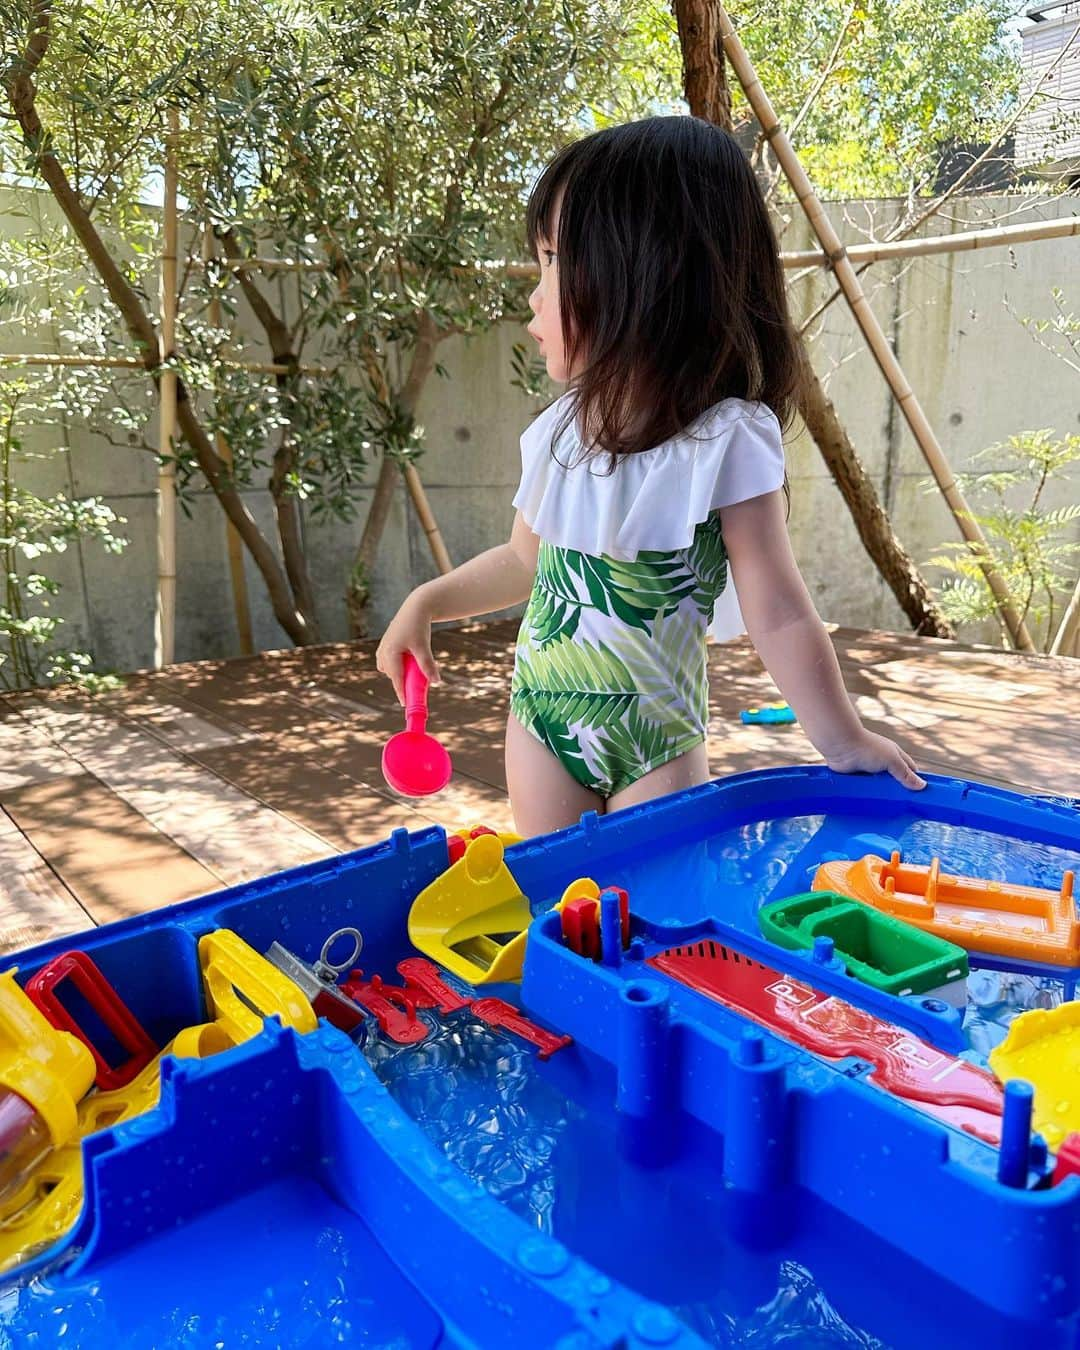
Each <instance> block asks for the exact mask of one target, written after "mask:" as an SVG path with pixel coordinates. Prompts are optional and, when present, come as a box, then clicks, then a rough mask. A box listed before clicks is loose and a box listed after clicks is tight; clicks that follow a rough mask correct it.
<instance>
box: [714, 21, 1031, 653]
mask: <svg viewBox="0 0 1080 1350" xmlns="http://www.w3.org/2000/svg"><path fill="white" fill-rule="evenodd" d="M716 13H717V19H718V22H719V29H720V36H721V40H722V42H723V44H724V51H725V52H726V54H727V58H728V60H729V61H730V62H731V66H732V69H733V70H734V71H735V74H736V76H737V77H738V80H739V83H740V84H741V85H742V87H743V91H744V93H745V94H746V98H747V101H748V102H749V104H750V107H751V108H752V109H753V111H754V115H755V116H756V117H757V119H758V122H759V123H760V124H761V131H762V135H763V136H764V137H765V139H766V140H767V141H768V142H769V144H770V146H771V147H772V151H773V154H774V155H775V156H776V159H777V162H778V163H779V165H780V167H781V169H782V170H783V172H784V175H785V177H786V178H787V180H788V182H789V183H790V185H791V189H792V191H793V192H794V194H795V196H796V198H797V199H798V202H799V204H800V205H801V206H802V208H803V210H804V211H805V212H806V216H807V219H808V220H809V222H810V225H811V227H812V229H813V231H814V233H815V234H816V235H817V237H818V240H819V242H820V243H821V247H822V248H823V249H824V251H825V255H826V257H827V258H828V260H829V263H830V264H831V266H832V270H833V273H834V275H835V276H836V280H837V282H838V283H839V285H840V288H841V290H842V291H843V293H844V298H845V299H846V300H847V302H848V305H849V306H850V308H851V312H852V314H853V315H854V317H855V321H856V323H857V324H858V325H859V328H860V330H861V332H862V335H863V337H864V338H865V339H866V342H867V345H868V346H869V348H870V351H871V354H872V355H873V357H874V360H875V361H876V362H877V364H878V368H879V369H880V370H881V373H882V374H883V375H884V376H885V379H886V381H887V383H888V385H889V388H890V389H891V390H892V393H893V397H894V398H895V399H896V401H897V403H898V405H899V407H900V411H901V412H902V413H903V414H904V419H905V421H906V422H907V424H908V426H909V427H910V428H911V432H912V435H913V436H914V437H915V441H916V444H917V445H918V447H919V449H920V450H921V451H922V454H923V458H924V459H925V460H926V462H927V464H928V465H929V467H930V471H931V473H932V474H933V475H934V478H935V479H936V481H937V485H938V487H939V488H940V489H941V493H942V495H943V496H944V498H945V500H946V502H947V503H948V505H949V509H950V510H951V511H952V514H953V519H954V520H955V521H956V524H957V526H958V528H959V530H960V533H961V534H962V535H963V536H964V538H965V539H966V540H967V542H968V544H969V545H970V546H971V549H972V552H973V553H974V554H975V556H976V558H977V559H978V562H979V566H980V567H981V568H982V570H983V573H984V575H985V577H986V580H987V584H988V585H989V587H990V589H991V591H993V594H994V599H995V601H996V603H997V607H998V612H999V613H1000V615H1001V618H1002V620H1003V621H1004V623H1005V625H1006V627H1007V628H1008V630H1009V633H1010V635H1011V637H1012V640H1013V644H1014V646H1016V647H1018V648H1019V649H1020V650H1021V651H1025V652H1033V651H1034V650H1035V644H1034V643H1033V642H1032V640H1031V635H1030V634H1029V633H1028V631H1027V628H1026V626H1025V624H1024V621H1023V619H1022V618H1021V616H1020V615H1019V614H1017V612H1016V610H1015V609H1014V608H1013V605H1012V603H1011V602H1010V600H1009V593H1008V590H1007V588H1006V586H1005V583H1004V582H1003V581H1002V579H1001V577H1000V576H999V575H998V573H997V571H996V570H995V569H994V568H993V566H991V564H990V563H989V561H988V560H987V559H988V553H989V550H988V546H987V543H986V538H985V536H984V535H983V532H982V530H981V529H980V528H979V526H978V524H977V523H976V521H975V520H974V518H973V517H972V514H971V509H970V507H969V506H968V504H967V502H966V501H965V500H964V497H963V494H962V493H961V491H960V489H959V487H958V486H957V483H956V479H955V477H954V475H953V472H952V470H951V469H950V468H949V464H948V461H947V460H946V458H945V455H944V452H943V451H942V449H941V446H940V444H939V443H938V439H937V437H936V436H935V434H934V430H933V428H932V427H931V425H930V423H929V421H928V420H927V417H926V414H925V413H924V412H923V409H922V405H921V404H920V403H919V400H918V398H917V397H916V395H915V391H914V390H913V389H912V388H911V385H910V384H908V381H907V377H906V376H905V374H904V371H903V368H902V367H901V365H900V362H899V361H898V360H897V359H896V356H895V354H894V353H893V350H892V348H891V347H890V346H889V343H888V340H887V339H886V337H885V334H884V332H883V331H882V328H881V325H880V324H879V323H878V320H877V316H876V315H875V314H874V312H873V310H872V309H871V308H870V305H869V302H868V301H867V299H866V295H865V294H864V292H863V289H862V285H861V284H860V282H859V278H858V276H857V274H856V272H855V268H854V267H853V266H852V264H851V260H850V258H849V257H848V255H847V251H846V250H845V248H844V246H843V245H842V244H841V242H840V238H839V236H838V235H837V233H836V231H835V229H834V228H833V225H832V222H831V221H830V220H829V218H828V216H827V215H826V214H825V212H824V210H823V209H822V206H821V203H820V202H819V201H818V199H817V195H816V194H815V192H814V188H813V185H812V184H811V182H810V179H809V178H808V177H807V174H806V170H805V169H804V168H803V166H802V164H801V162H800V161H799V157H798V155H796V153H795V150H794V148H793V147H792V144H791V142H790V141H789V140H788V138H787V135H786V133H785V132H784V129H783V127H782V126H781V124H780V121H779V119H778V118H777V116H776V112H775V110H774V108H773V106H772V103H771V102H770V100H769V96H768V94H766V92H765V90H764V88H763V87H762V84H761V81H760V80H759V79H758V77H757V72H756V71H755V69H754V65H753V62H752V61H751V60H750V57H749V55H748V54H747V51H746V48H745V47H744V46H743V45H742V42H741V41H740V40H739V37H738V34H737V33H736V32H735V26H734V24H733V23H732V22H731V17H730V15H729V14H728V12H727V10H726V9H725V8H724V6H723V5H722V4H720V3H719V0H716Z"/></svg>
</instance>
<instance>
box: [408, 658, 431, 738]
mask: <svg viewBox="0 0 1080 1350" xmlns="http://www.w3.org/2000/svg"><path fill="white" fill-rule="evenodd" d="M427 692H428V680H427V676H426V675H425V674H424V672H423V671H422V670H421V669H420V667H419V665H418V664H417V661H416V657H415V656H413V654H412V652H406V653H405V728H406V730H407V731H423V730H424V728H425V727H426V726H427V720H428V705H427Z"/></svg>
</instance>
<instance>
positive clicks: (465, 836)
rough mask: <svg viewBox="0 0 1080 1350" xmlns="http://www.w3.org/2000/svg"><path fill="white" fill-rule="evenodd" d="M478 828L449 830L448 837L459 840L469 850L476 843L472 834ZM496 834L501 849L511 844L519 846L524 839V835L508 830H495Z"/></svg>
mask: <svg viewBox="0 0 1080 1350" xmlns="http://www.w3.org/2000/svg"><path fill="white" fill-rule="evenodd" d="M479 828H480V826H479V825H470V826H469V827H468V828H467V829H464V830H451V831H450V832H449V836H448V837H449V838H451V839H460V840H461V842H462V843H463V844H464V845H465V847H466V848H471V847H472V845H473V844H475V843H476V839H474V838H473V837H472V832H473V830H475V829H479ZM496 834H497V835H498V838H499V843H500V844H502V846H503V848H509V847H510V845H511V844H520V843H521V841H522V839H523V838H524V835H520V834H513V833H511V831H509V830H496ZM483 837H484V836H483V835H477V839H482V838H483Z"/></svg>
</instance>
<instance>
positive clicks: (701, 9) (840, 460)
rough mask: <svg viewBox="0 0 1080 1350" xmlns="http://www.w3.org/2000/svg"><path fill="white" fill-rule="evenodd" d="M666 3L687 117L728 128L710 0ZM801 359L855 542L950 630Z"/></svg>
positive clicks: (912, 617)
mask: <svg viewBox="0 0 1080 1350" xmlns="http://www.w3.org/2000/svg"><path fill="white" fill-rule="evenodd" d="M674 10H675V19H676V22H677V24H678V28H679V41H680V43H681V45H682V52H683V80H684V86H685V93H686V101H687V103H688V104H689V106H690V111H691V113H692V114H693V115H694V116H695V117H703V118H706V119H707V120H708V121H710V122H713V123H715V124H716V125H717V126H720V127H723V128H724V130H725V131H730V130H731V127H732V124H731V93H730V90H729V88H728V82H727V70H726V66H725V60H724V54H723V45H722V43H721V39H720V26H719V23H718V21H717V16H716V11H715V9H714V8H713V6H712V4H711V3H710V0H674ZM804 365H805V368H806V378H805V381H804V385H805V387H804V391H803V394H802V397H801V399H800V403H799V413H800V415H801V416H802V419H803V421H804V422H805V423H806V429H807V431H808V432H809V433H810V435H811V436H812V437H813V439H814V442H815V444H816V445H817V447H818V450H820V452H821V455H822V458H823V459H824V460H825V463H826V464H827V465H828V468H829V472H830V473H831V474H832V477H833V481H834V482H835V483H836V486H837V487H838V488H839V489H840V495H841V496H842V497H843V499H844V502H845V503H846V505H847V508H848V510H849V511H850V512H851V518H852V520H853V521H854V522H855V528H856V530H857V531H858V533H859V538H860V539H861V540H862V543H863V547H864V548H865V549H866V551H867V553H868V554H869V555H870V557H871V559H872V560H873V562H874V565H875V566H876V567H877V569H878V572H879V573H880V574H881V576H882V577H883V578H884V579H885V582H886V584H887V585H888V587H889V589H890V590H891V591H892V593H893V595H894V596H895V597H896V601H897V603H898V604H899V606H900V608H901V609H902V610H903V611H904V613H905V614H906V615H907V617H908V619H909V621H910V623H911V626H912V628H913V629H914V630H915V632H916V633H922V634H925V635H928V636H933V637H953V636H954V633H953V628H952V625H951V624H950V623H949V621H948V620H947V619H946V618H945V616H944V614H942V612H941V610H940V609H939V607H938V605H937V604H936V602H935V600H934V596H933V592H932V591H931V589H930V587H929V585H928V584H927V583H926V581H925V580H924V579H923V577H922V575H921V574H920V572H919V570H918V568H917V567H916V566H915V564H914V563H913V562H912V560H911V558H909V557H908V555H907V553H906V552H905V550H904V548H903V547H902V545H901V543H900V541H899V540H898V539H897V537H896V535H895V534H894V532H893V528H892V524H891V522H890V520H889V516H888V513H887V512H886V511H885V508H884V507H883V506H882V505H881V501H880V499H879V498H878V495H877V490H876V489H875V487H874V484H873V482H872V480H871V479H870V476H869V474H868V473H867V472H866V470H865V469H864V468H863V465H862V462H861V460H860V459H859V456H858V454H857V453H856V450H855V447H854V446H853V445H852V443H851V438H850V437H849V436H848V434H847V432H846V431H845V430H844V426H843V423H842V422H841V421H840V418H839V417H838V416H837V414H836V409H835V408H834V407H833V405H832V403H831V402H830V400H829V398H828V396H827V395H826V393H825V388H824V385H823V384H822V382H821V378H820V376H819V375H818V374H817V372H816V371H815V370H814V369H813V367H812V366H811V363H810V358H809V354H808V353H807V354H806V360H805V362H804Z"/></svg>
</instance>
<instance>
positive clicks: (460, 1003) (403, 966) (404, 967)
mask: <svg viewBox="0 0 1080 1350" xmlns="http://www.w3.org/2000/svg"><path fill="white" fill-rule="evenodd" d="M397 969H398V974H399V975H400V976H401V978H402V979H403V980H404V981H405V992H406V993H407V994H409V995H410V996H411V997H412V999H413V1001H414V1002H415V1004H416V1006H417V1007H418V1008H435V1009H436V1010H437V1011H438V1012H439V1014H440V1015H441V1016H442V1017H446V1016H448V1015H449V1014H450V1013H456V1012H460V1011H461V1009H462V1008H467V1007H468V1006H469V1000H468V999H467V998H462V997H461V995H460V994H458V993H456V992H455V991H454V990H453V989H451V988H450V986H449V985H448V984H447V983H446V982H445V981H444V980H443V979H442V978H441V977H440V975H439V972H438V970H437V969H436V967H435V966H433V965H432V964H431V962H430V961H425V960H424V958H423V957H422V956H410V957H407V958H406V959H405V960H404V961H399V962H398V968H397Z"/></svg>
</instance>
